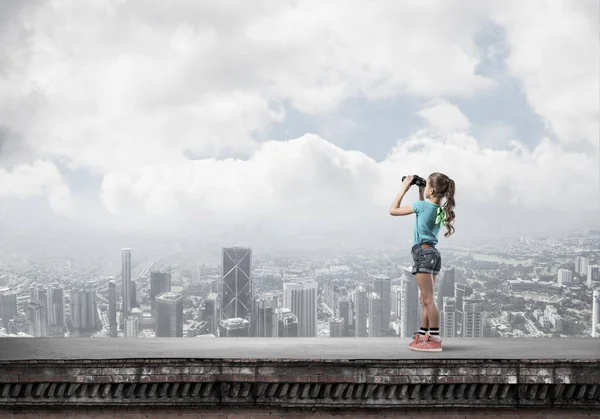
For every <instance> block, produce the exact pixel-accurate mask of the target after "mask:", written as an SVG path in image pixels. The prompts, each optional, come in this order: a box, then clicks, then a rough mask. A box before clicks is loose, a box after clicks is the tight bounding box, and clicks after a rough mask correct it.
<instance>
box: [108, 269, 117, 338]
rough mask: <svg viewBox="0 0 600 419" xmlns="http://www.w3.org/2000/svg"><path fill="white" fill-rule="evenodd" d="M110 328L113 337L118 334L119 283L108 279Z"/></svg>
mask: <svg viewBox="0 0 600 419" xmlns="http://www.w3.org/2000/svg"><path fill="white" fill-rule="evenodd" d="M108 329H109V333H110V336H111V337H116V336H117V283H116V282H115V281H114V279H111V280H109V281H108Z"/></svg>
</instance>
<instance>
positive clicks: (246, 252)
mask: <svg viewBox="0 0 600 419" xmlns="http://www.w3.org/2000/svg"><path fill="white" fill-rule="evenodd" d="M221 256H222V258H221V269H222V276H221V289H222V293H223V294H222V296H221V320H227V319H233V318H241V319H249V318H250V315H251V313H252V296H253V286H252V249H249V248H244V247H224V248H223V249H222V255H221Z"/></svg>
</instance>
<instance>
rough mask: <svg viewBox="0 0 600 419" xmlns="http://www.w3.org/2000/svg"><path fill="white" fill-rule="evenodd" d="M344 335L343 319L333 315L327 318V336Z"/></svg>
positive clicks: (337, 336)
mask: <svg viewBox="0 0 600 419" xmlns="http://www.w3.org/2000/svg"><path fill="white" fill-rule="evenodd" d="M342 336H344V319H343V318H342V317H333V318H332V319H330V320H329V337H332V338H341V337H342Z"/></svg>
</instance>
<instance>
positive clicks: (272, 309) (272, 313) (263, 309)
mask: <svg viewBox="0 0 600 419" xmlns="http://www.w3.org/2000/svg"><path fill="white" fill-rule="evenodd" d="M253 310H254V314H253V315H252V335H253V336H255V337H260V338H270V337H273V336H274V335H275V334H276V332H275V328H276V327H277V314H276V311H277V293H275V292H264V293H262V294H260V295H259V296H257V297H256V298H255V300H254V308H253Z"/></svg>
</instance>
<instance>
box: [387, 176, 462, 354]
mask: <svg viewBox="0 0 600 419" xmlns="http://www.w3.org/2000/svg"><path fill="white" fill-rule="evenodd" d="M413 179H414V176H408V177H407V178H406V179H405V180H404V182H403V183H402V189H401V190H400V193H399V194H398V196H397V197H396V199H395V200H394V203H393V204H392V208H391V209H390V214H391V215H409V214H412V213H413V212H414V213H415V214H416V215H417V217H416V221H415V229H414V233H413V247H412V250H411V253H412V258H413V265H412V274H413V275H416V279H417V284H418V285H419V290H420V292H421V307H422V311H421V330H420V332H415V333H414V335H413V341H412V342H411V343H410V344H409V345H408V347H409V348H410V349H413V350H415V351H425V352H441V350H442V339H441V338H440V315H439V312H438V309H437V307H436V306H435V300H434V298H433V286H434V284H435V278H436V276H437V274H438V273H439V272H440V269H441V268H442V257H441V256H440V252H439V251H438V250H437V249H436V248H435V245H436V244H437V242H438V239H437V236H438V233H439V232H440V227H441V226H442V225H444V226H445V227H446V229H447V230H448V231H447V232H446V233H445V234H444V236H445V237H450V236H451V235H452V234H453V233H454V226H453V224H454V218H455V215H454V207H455V205H456V204H455V202H454V192H455V185H454V181H453V180H452V179H450V178H449V177H448V176H446V175H444V174H443V173H438V172H435V173H432V174H431V175H429V177H428V178H427V183H426V185H425V186H419V200H418V201H416V202H413V203H412V204H411V205H407V206H404V207H401V206H400V204H401V203H402V198H404V195H405V194H406V192H407V191H408V190H409V189H410V187H411V186H412V181H413ZM443 198H445V202H444V205H443V206H440V205H441V201H442V199H443ZM425 199H429V201H426V200H425Z"/></svg>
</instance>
